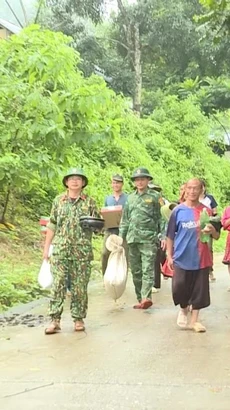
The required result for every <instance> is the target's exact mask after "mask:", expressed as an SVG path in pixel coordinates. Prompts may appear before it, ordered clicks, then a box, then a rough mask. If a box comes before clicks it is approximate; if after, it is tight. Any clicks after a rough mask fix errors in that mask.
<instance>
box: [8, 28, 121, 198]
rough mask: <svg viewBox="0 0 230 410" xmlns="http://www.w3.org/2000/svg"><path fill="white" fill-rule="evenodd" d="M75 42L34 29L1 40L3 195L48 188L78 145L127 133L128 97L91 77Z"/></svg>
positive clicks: (56, 34)
mask: <svg viewBox="0 0 230 410" xmlns="http://www.w3.org/2000/svg"><path fill="white" fill-rule="evenodd" d="M70 41H71V39H70V38H68V37H66V36H64V35H63V34H61V33H52V32H50V31H48V30H40V29H39V27H38V26H31V27H29V28H27V29H25V30H23V31H22V32H21V34H20V35H18V36H12V37H11V38H10V40H9V41H1V43H0V54H1V60H0V135H1V139H0V151H1V153H2V157H1V159H0V188H1V190H2V191H4V190H5V191H6V187H7V186H8V187H9V189H10V191H11V192H13V193H14V194H15V193H17V192H18V191H23V192H24V194H26V193H28V192H30V191H31V190H32V189H36V190H37V189H38V190H40V188H39V185H40V179H41V177H43V178H47V177H48V178H49V179H52V178H54V177H55V175H58V173H59V172H60V170H61V169H62V167H63V166H67V165H68V163H69V157H68V153H69V150H70V148H69V147H70V146H74V145H75V144H76V145H78V144H79V142H81V144H82V145H84V144H89V143H91V142H92V141H95V140H96V141H97V140H99V139H103V138H111V137H112V136H114V135H115V134H116V133H117V132H119V116H120V113H121V112H122V102H121V100H120V99H119V98H118V97H116V96H115V94H114V93H113V92H112V91H110V90H109V89H108V88H106V85H105V83H104V82H103V80H101V79H100V78H99V77H96V76H94V77H90V78H88V79H84V77H83V76H82V75H81V72H80V71H79V70H78V69H77V64H78V62H79V60H80V58H79V54H78V53H77V52H75V51H74V50H73V49H72V48H70V47H69V43H70ZM28 153H29V155H28ZM18 188H20V189H18Z"/></svg>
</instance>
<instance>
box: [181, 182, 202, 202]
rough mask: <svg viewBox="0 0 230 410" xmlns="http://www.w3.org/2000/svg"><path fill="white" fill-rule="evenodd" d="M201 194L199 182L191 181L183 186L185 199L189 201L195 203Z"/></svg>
mask: <svg viewBox="0 0 230 410" xmlns="http://www.w3.org/2000/svg"><path fill="white" fill-rule="evenodd" d="M201 193H202V185H201V182H200V181H199V180H196V179H192V180H191V181H188V182H187V184H186V186H185V195H186V199H188V200H189V201H197V200H198V199H199V196H200V194H201Z"/></svg>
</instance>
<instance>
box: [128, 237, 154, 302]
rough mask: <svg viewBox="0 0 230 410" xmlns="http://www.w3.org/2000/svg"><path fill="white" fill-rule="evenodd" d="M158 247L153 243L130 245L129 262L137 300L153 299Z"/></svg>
mask: <svg viewBox="0 0 230 410" xmlns="http://www.w3.org/2000/svg"><path fill="white" fill-rule="evenodd" d="M156 252H157V246H156V244H155V243H153V242H147V243H130V244H129V261H130V267H131V272H132V276H133V283H134V287H135V292H136V295H137V300H138V301H141V300H143V299H152V287H153V285H154V277H153V276H154V264H155V259H156Z"/></svg>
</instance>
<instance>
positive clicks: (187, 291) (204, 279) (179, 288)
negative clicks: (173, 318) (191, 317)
mask: <svg viewBox="0 0 230 410" xmlns="http://www.w3.org/2000/svg"><path fill="white" fill-rule="evenodd" d="M209 270H210V268H204V269H200V270H193V271H192V270H184V269H181V268H179V267H178V266H176V265H175V266H174V275H173V278H172V295H173V301H174V304H175V305H180V307H181V308H182V309H184V308H186V307H187V306H190V305H191V306H192V308H193V309H194V310H199V309H203V308H205V307H207V306H209V305H210V293H209Z"/></svg>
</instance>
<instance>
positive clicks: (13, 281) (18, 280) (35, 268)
mask: <svg viewBox="0 0 230 410" xmlns="http://www.w3.org/2000/svg"><path fill="white" fill-rule="evenodd" d="M226 237H227V233H226V232H224V231H222V232H221V237H220V239H219V240H218V241H214V242H213V247H214V252H215V253H222V254H223V253H224V248H225V242H226ZM43 242H44V236H43V235H42V234H41V233H40V227H39V225H38V223H35V222H31V221H28V220H27V221H22V222H21V223H20V226H17V227H13V226H11V227H10V229H6V228H5V227H3V226H2V225H1V224H0V243H1V250H0V312H1V311H3V310H6V309H8V308H9V307H12V306H14V305H16V304H19V303H26V302H29V301H31V300H33V299H36V298H39V297H41V296H46V295H47V294H49V292H48V291H44V290H42V289H41V288H40V286H39V285H38V282H37V276H38V272H39V269H40V266H41V262H42V249H43ZM102 246H103V236H102V235H97V236H95V237H94V239H93V250H94V261H93V262H92V275H91V280H99V279H101V278H102V274H101V251H102Z"/></svg>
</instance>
